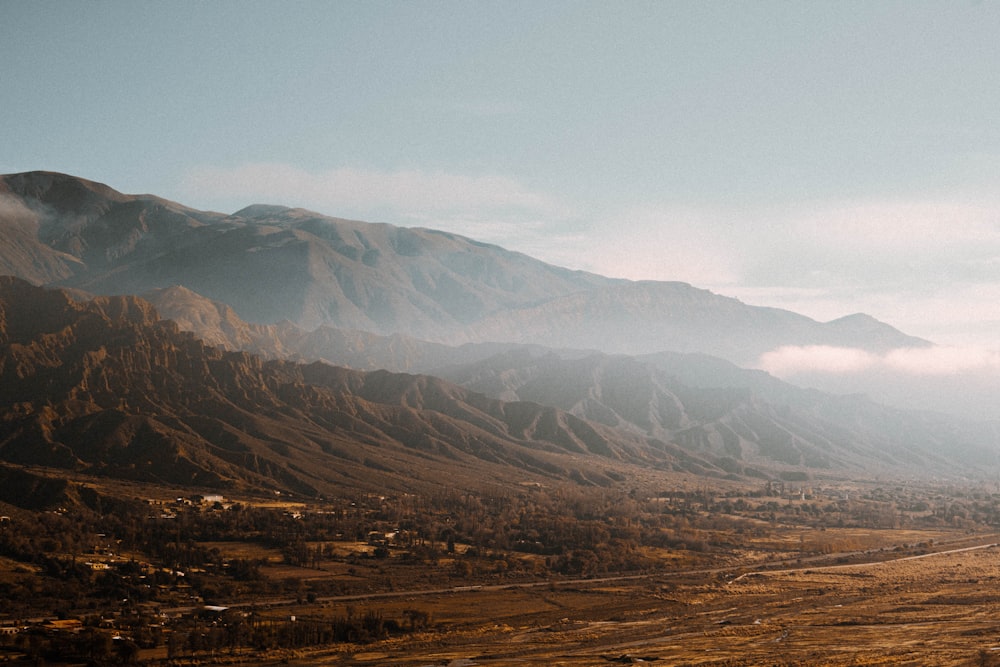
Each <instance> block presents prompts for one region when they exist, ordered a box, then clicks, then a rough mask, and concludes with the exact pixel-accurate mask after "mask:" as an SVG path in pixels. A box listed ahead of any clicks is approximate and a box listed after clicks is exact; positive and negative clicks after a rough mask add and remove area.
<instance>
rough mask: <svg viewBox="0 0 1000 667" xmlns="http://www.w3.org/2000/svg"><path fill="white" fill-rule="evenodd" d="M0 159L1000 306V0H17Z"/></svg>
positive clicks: (613, 262)
mask: <svg viewBox="0 0 1000 667" xmlns="http://www.w3.org/2000/svg"><path fill="white" fill-rule="evenodd" d="M0 61H2V62H3V63H4V68H3V75H2V77H0V102H2V109H3V113H2V115H0V172H15V171H26V170H31V169H47V170H55V171H63V172H68V173H72V174H75V175H79V176H83V177H86V178H90V179H93V180H97V181H101V182H104V183H107V184H109V185H111V186H112V187H114V188H116V189H118V190H122V191H124V192H129V193H144V192H151V193H155V194H158V195H161V196H164V197H167V198H170V199H174V200H177V201H180V202H182V203H185V204H187V205H190V206H194V207H197V208H204V209H213V210H220V211H225V212H231V211H235V210H237V209H239V208H242V207H243V206H245V205H247V204H250V203H259V202H266V203H278V204H286V205H293V206H303V207H306V208H311V209H314V210H317V211H320V212H322V213H326V214H329V215H337V216H342V217H352V218H358V219H362V220H369V221H384V222H391V223H394V224H400V225H421V226H427V227H433V228H439V229H447V230H451V231H456V232H459V233H462V234H466V235H469V236H472V237H474V238H477V239H481V240H485V241H490V242H493V243H497V244H499V245H502V246H504V247H507V248H510V249H514V250H521V251H523V252H526V253H528V254H531V255H533V256H536V257H538V258H541V259H544V260H547V261H551V262H554V263H557V264H561V265H564V266H570V267H574V268H583V269H588V270H592V271H597V272H600V273H603V274H606V275H612V276H622V277H628V278H635V279H640V278H643V279H644V278H652V279H664V280H683V281H687V282H690V283H693V284H695V285H697V286H699V287H705V288H709V289H712V290H713V291H716V292H719V293H722V294H727V295H731V296H737V297H739V298H741V299H743V300H744V301H747V302H749V303H754V304H763V305H774V306H779V307H787V308H791V309H793V310H797V311H799V312H802V313H804V314H807V315H810V316H812V317H816V318H817V319H832V318H834V317H838V316H841V315H845V314H848V313H852V312H857V311H864V312H868V313H871V314H872V315H875V316H876V317H878V318H880V319H882V320H885V321H888V322H890V323H891V324H893V325H895V326H898V327H899V328H902V329H903V330H905V331H906V332H907V333H911V334H915V335H921V336H925V337H929V338H932V339H934V340H937V341H939V342H944V343H955V344H959V343H978V344H988V345H993V346H995V340H996V333H997V332H998V331H1000V312H998V305H997V304H1000V2H965V1H962V0H950V1H947V2H945V1H942V2H921V1H919V0H903V1H899V2H878V1H876V0H864V1H857V2H851V1H837V2H833V1H831V2H785V1H782V2H765V1H760V2H745V1H743V2H710V1H704V0H697V1H691V2H667V1H662V2H649V3H647V2H620V1H615V2H610V1H604V2H584V1H579V2H558V1H541V2H539V1H538V0H532V1H530V2H492V1H476V2H469V1H465V2H419V1H410V2H373V1H370V0H365V1H364V2H362V1H357V2H333V1H323V2H304V1H299V2H277V1H275V2H250V1H241V2H223V1H218V0H213V1H212V2H177V1H171V2H156V3H154V2H137V1H131V0H130V1H127V2H62V1H60V2H44V1H42V2H25V1H22V0H0Z"/></svg>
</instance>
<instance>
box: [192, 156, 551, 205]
mask: <svg viewBox="0 0 1000 667" xmlns="http://www.w3.org/2000/svg"><path fill="white" fill-rule="evenodd" d="M181 187H182V189H183V190H184V191H186V192H187V193H188V194H189V195H191V196H197V197H205V198H212V197H214V198H226V199H234V198H239V199H243V200H245V201H247V202H248V203H255V202H256V203H260V202H286V203H288V204H289V205H292V206H300V207H309V208H316V209H317V210H319V211H320V212H322V213H326V214H330V215H338V214H342V213H340V212H342V211H345V210H348V211H359V212H364V211H372V210H381V211H386V210H388V211H392V212H394V213H395V214H397V215H399V216H402V217H405V218H408V219H433V218H434V217H436V216H449V217H450V216H465V217H466V218H472V217H475V218H477V219H481V218H486V217H489V215H490V214H491V213H493V214H496V213H501V212H502V213H504V214H506V215H513V214H520V215H522V216H523V215H531V216H548V217H553V218H561V217H563V216H565V215H567V213H568V211H569V209H568V207H567V206H566V205H565V204H564V203H562V202H560V201H558V200H557V199H556V198H554V197H551V196H549V195H546V194H544V193H540V192H537V191H535V190H532V189H531V188H529V187H527V186H526V185H524V184H523V183H521V182H520V181H518V180H516V179H513V178H510V177H507V176H497V175H486V176H470V175H466V174H455V173H449V172H443V171H437V172H428V171H420V170H396V171H379V170H373V169H359V168H353V167H342V168H338V169H330V170H326V171H319V172H312V171H308V170H305V169H301V168H299V167H295V166H292V165H288V164H280V163H254V164H245V165H240V166H237V167H232V168H225V167H212V166H204V167H199V168H195V169H193V170H191V171H189V172H188V173H187V175H186V176H185V177H184V178H183V180H182V183H181Z"/></svg>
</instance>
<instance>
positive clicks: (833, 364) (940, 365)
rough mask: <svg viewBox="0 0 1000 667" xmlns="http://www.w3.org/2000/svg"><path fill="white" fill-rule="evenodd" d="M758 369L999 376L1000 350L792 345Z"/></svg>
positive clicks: (784, 373)
mask: <svg viewBox="0 0 1000 667" xmlns="http://www.w3.org/2000/svg"><path fill="white" fill-rule="evenodd" d="M757 367H758V368H760V369H762V370H765V371H767V372H768V373H770V374H771V375H775V376H777V377H779V378H789V377H792V376H795V375H799V374H804V373H829V374H834V375H848V374H857V373H862V372H869V371H880V372H893V373H899V374H905V375H913V376H951V375H963V374H969V373H973V374H975V373H996V372H1000V350H987V349H982V348H974V347H947V346H934V347H927V348H899V349H895V350H890V351H889V352H887V353H885V354H876V353H872V352H867V351H865V350H860V349H856V348H844V347H832V346H827V345H806V346H793V345H789V346H785V347H780V348H778V349H776V350H772V351H770V352H767V353H765V354H763V355H761V357H760V360H759V361H758V363H757Z"/></svg>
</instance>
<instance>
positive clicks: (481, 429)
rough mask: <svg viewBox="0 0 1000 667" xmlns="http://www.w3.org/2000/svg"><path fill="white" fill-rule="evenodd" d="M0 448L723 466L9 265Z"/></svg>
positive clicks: (363, 460) (590, 468) (482, 463)
mask: <svg viewBox="0 0 1000 667" xmlns="http://www.w3.org/2000/svg"><path fill="white" fill-rule="evenodd" d="M0 459H2V460H3V461H6V462H10V463H14V464H21V465H32V466H47V467H54V468H60V469H64V470H67V471H73V472H86V473H90V474H97V475H105V476H112V477H120V478H124V479H132V480H142V481H149V482H158V483H164V484H169V485H180V486H199V487H212V488H237V487H239V488H253V489H256V490H261V489H275V490H278V491H282V492H283V493H293V494H296V495H303V494H304V495H308V496H313V495H317V494H330V493H338V492H343V491H344V490H345V489H355V490H358V489H361V490H378V489H396V490H404V489H415V488H427V487H429V486H431V487H433V486H439V485H442V484H446V485H449V486H455V485H461V484H463V483H468V484H470V485H471V484H478V483H480V482H481V480H482V479H484V478H486V479H492V480H495V481H498V482H499V481H507V482H512V481H515V480H518V481H522V480H525V479H534V480H566V479H572V480H575V481H577V482H578V483H582V484H608V483H610V482H611V480H612V479H613V478H616V477H619V476H620V474H621V471H622V470H623V469H624V468H629V467H631V466H636V465H639V466H642V467H643V468H647V469H648V468H659V469H661V470H688V471H692V472H697V473H700V474H719V475H721V474H722V473H721V471H720V470H718V469H717V468H716V467H715V466H714V465H713V464H712V463H710V462H709V461H708V460H707V459H704V458H701V457H698V456H693V455H691V454H689V453H687V452H685V451H684V450H682V449H681V448H679V447H676V446H674V445H670V444H667V443H664V442H659V441H655V440H652V439H650V438H645V437H637V436H633V435H629V434H625V433H620V432H617V431H613V430H611V429H607V428H605V427H602V426H600V425H595V424H591V423H589V422H586V421H584V420H581V419H579V418H577V417H575V416H573V415H570V414H568V413H565V412H563V411H560V410H557V409H554V408H548V407H544V406H540V405H538V404H533V403H527V402H516V403H504V402H501V401H497V400H493V399H489V398H486V397H485V396H482V395H480V394H476V393H474V392H470V391H469V390H466V389H462V388H460V387H457V386H455V385H452V384H450V383H447V382H445V381H443V380H439V379H436V378H432V377H428V376H415V375H402V374H393V373H388V372H384V371H382V372H375V373H361V372H357V371H351V370H348V369H343V368H336V367H332V366H327V365H325V364H320V363H314V364H311V365H308V366H303V365H296V364H292V363H289V362H281V361H270V362H266V361H264V360H262V359H260V358H259V357H256V356H253V355H250V354H247V353H230V352H223V351H222V350H219V349H217V348H214V347H210V346H207V345H205V344H204V343H202V342H201V341H199V340H197V339H195V338H193V337H192V336H191V335H190V334H185V333H182V332H180V331H179V329H178V327H177V325H176V324H174V323H173V322H170V321H164V320H160V319H158V316H157V315H156V313H155V311H154V309H153V308H152V306H150V305H149V304H148V303H147V302H145V301H143V300H141V299H138V298H135V297H110V298H109V297H101V298H97V299H95V300H93V301H90V302H85V303H80V302H77V301H74V300H72V299H71V298H70V297H69V296H68V295H67V294H65V293H64V292H60V291H46V290H44V289H42V288H38V287H34V286H31V285H29V284H28V283H26V282H23V281H20V280H17V279H12V278H3V279H0ZM616 470H617V471H618V472H617V473H616V472H615V471H616ZM609 475H610V476H609Z"/></svg>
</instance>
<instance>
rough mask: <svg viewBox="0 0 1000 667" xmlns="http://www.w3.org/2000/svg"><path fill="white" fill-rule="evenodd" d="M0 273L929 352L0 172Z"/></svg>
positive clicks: (555, 330) (628, 287)
mask: <svg viewBox="0 0 1000 667" xmlns="http://www.w3.org/2000/svg"><path fill="white" fill-rule="evenodd" d="M0 198H2V202H3V204H2V206H0V267H3V270H5V271H7V272H9V273H10V274H12V275H16V276H19V277H22V278H24V279H26V280H29V281H31V282H33V283H35V284H39V285H52V286H61V287H73V288H78V289H82V290H85V291H88V292H91V293H94V294H105V295H110V294H142V293H146V292H150V291H151V290H156V289H164V288H169V287H172V286H183V287H185V288H187V289H189V290H193V291H194V292H197V293H198V294H201V295H203V296H205V297H208V298H210V299H212V300H214V301H219V302H222V303H225V304H227V305H228V306H229V307H231V308H232V309H233V311H234V312H235V313H236V314H238V315H239V317H240V318H242V319H243V320H246V321H248V322H252V323H255V324H275V323H278V322H281V321H288V322H291V323H292V324H294V325H295V326H297V327H300V328H303V329H306V330H313V329H315V328H317V327H319V326H325V325H330V326H335V327H338V328H341V329H350V330H357V331H364V332H368V333H374V334H379V335H385V336H390V335H393V334H403V335H406V336H411V337H415V338H420V339H425V340H428V341H432V342H437V343H447V344H461V343H481V342H513V343H537V344H543V345H546V346H549V347H574V348H593V349H599V350H602V351H605V352H625V353H631V354H637V353H651V352H658V351H662V350H675V351H683V352H694V351H697V352H705V353H710V354H714V355H716V356H721V357H724V358H726V359H729V360H731V361H734V362H736V363H743V364H745V363H749V362H750V361H752V360H755V359H756V357H757V356H758V355H759V354H761V353H762V352H765V351H768V350H771V349H774V348H775V347H778V346H781V345H817V344H821V345H841V346H849V347H857V348H861V349H865V350H870V351H884V350H885V349H887V348H891V347H909V346H923V345H927V342H926V341H922V340H920V339H916V338H912V337H910V336H906V335H905V334H903V333H901V332H899V331H896V330H895V329H893V328H892V327H889V326H888V325H885V324H881V323H878V322H876V321H874V320H872V319H870V318H867V317H848V318H843V319H840V320H836V321H834V322H830V323H821V322H817V321H815V320H811V319H809V318H806V317H804V316H801V315H797V314H795V313H792V312H789V311H784V310H779V309H773V308H761V307H756V306H749V305H746V304H743V303H741V302H740V301H737V300H736V299H731V298H727V297H723V296H719V295H716V294H713V293H711V292H708V291H706V290H700V289H697V288H695V287H692V286H691V285H688V284H685V283H676V282H630V281H625V280H616V279H611V278H606V277H603V276H599V275H595V274H590V273H585V272H581V271H570V270H568V269H563V268H560V267H556V266H552V265H549V264H545V263H543V262H540V261H537V260H534V259H532V258H530V257H527V256H526V255H523V254H520V253H516V252H510V251H507V250H504V249H502V248H499V247H497V246H493V245H488V244H484V243H479V242H476V241H473V240H471V239H468V238H464V237H461V236H457V235H455V234H449V233H445V232H440V231H434V230H430V229H410V228H401V227H395V226H392V225H388V224H371V223H365V222H358V221H351V220H342V219H339V218H331V217H326V216H322V215H319V214H317V213H312V212H309V211H305V210H302V209H295V208H285V207H280V206H263V205H255V206H250V207H247V208H245V209H243V210H241V211H238V212H236V213H234V214H232V215H224V214H221V213H211V212H204V211H196V210H194V209H190V208H188V207H185V206H182V205H181V204H176V203H173V202H169V201H166V200H164V199H161V198H159V197H155V196H152V195H125V194H122V193H119V192H117V191H115V190H113V189H111V188H109V187H107V186H105V185H102V184H98V183H94V182H91V181H86V180H84V179H80V178H75V177H72V176H67V175H63V174H53V173H48V172H30V173H24V174H13V175H8V176H3V177H0Z"/></svg>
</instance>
